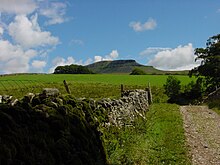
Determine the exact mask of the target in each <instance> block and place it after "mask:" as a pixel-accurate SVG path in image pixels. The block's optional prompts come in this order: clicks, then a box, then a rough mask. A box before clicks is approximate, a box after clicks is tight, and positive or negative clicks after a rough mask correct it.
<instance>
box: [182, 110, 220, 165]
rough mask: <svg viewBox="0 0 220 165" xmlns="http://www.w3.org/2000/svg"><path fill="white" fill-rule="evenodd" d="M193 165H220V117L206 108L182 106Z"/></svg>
mask: <svg viewBox="0 0 220 165" xmlns="http://www.w3.org/2000/svg"><path fill="white" fill-rule="evenodd" d="M180 111H181V113H182V115H183V121H184V129H185V134H186V139H187V143H188V146H189V154H190V156H191V158H192V164H193V165H213V164H214V165H220V116H219V115H218V114H217V113H215V112H213V111H212V110H210V109H208V108H207V107H206V106H182V107H181V108H180Z"/></svg>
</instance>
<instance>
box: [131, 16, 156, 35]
mask: <svg viewBox="0 0 220 165" xmlns="http://www.w3.org/2000/svg"><path fill="white" fill-rule="evenodd" d="M129 26H130V27H131V28H132V29H133V30H134V31H136V32H143V31H146V30H153V29H155V28H156V27H157V22H156V20H154V19H153V18H149V19H148V20H147V22H145V23H143V24H142V23H141V22H139V21H138V22H135V21H133V22H130V24H129Z"/></svg>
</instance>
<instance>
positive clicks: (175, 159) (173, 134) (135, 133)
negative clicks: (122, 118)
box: [106, 104, 190, 165]
mask: <svg viewBox="0 0 220 165" xmlns="http://www.w3.org/2000/svg"><path fill="white" fill-rule="evenodd" d="M110 135H111V137H108V138H107V141H106V142H107V143H106V149H107V153H108V157H109V162H110V164H139V165H160V164H161V165H162V164H166V165H177V164H178V165H189V164H190V160H189V159H188V157H187V148H186V147H185V136H184V129H183V122H182V116H181V114H180V111H179V106H178V105H172V104H154V105H152V106H151V107H150V110H149V111H148V112H147V119H146V120H143V119H138V120H137V121H136V122H135V125H134V128H133V127H127V128H125V129H121V130H120V131H115V132H114V133H110Z"/></svg>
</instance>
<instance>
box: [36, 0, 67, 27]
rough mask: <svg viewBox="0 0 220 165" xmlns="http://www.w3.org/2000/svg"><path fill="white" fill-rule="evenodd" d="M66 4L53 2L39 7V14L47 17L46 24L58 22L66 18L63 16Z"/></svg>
mask: <svg viewBox="0 0 220 165" xmlns="http://www.w3.org/2000/svg"><path fill="white" fill-rule="evenodd" d="M66 8H67V5H66V4H65V3H62V2H53V3H51V4H50V5H49V6H47V7H43V8H41V9H40V14H41V15H43V16H45V17H47V18H49V20H48V21H47V22H46V25H53V24H60V23H63V22H65V21H67V20H68V19H67V18H65V14H66Z"/></svg>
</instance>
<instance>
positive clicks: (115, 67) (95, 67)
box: [86, 60, 188, 74]
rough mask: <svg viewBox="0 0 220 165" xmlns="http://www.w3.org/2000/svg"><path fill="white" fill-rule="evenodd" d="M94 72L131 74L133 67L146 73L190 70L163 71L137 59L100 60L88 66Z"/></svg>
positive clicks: (184, 72) (175, 72)
mask: <svg viewBox="0 0 220 165" xmlns="http://www.w3.org/2000/svg"><path fill="white" fill-rule="evenodd" d="M86 67H87V68H88V69H90V70H91V71H93V72H94V73H120V74H130V73H131V72H132V70H133V69H135V68H139V69H141V70H143V71H144V72H146V74H188V71H162V70H158V69H156V68H154V67H153V66H145V65H141V64H139V63H137V62H136V61H135V60H115V61H100V62H96V63H93V64H89V65H87V66H86Z"/></svg>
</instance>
